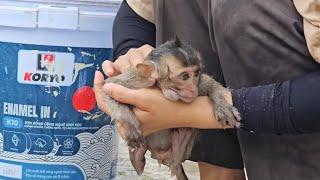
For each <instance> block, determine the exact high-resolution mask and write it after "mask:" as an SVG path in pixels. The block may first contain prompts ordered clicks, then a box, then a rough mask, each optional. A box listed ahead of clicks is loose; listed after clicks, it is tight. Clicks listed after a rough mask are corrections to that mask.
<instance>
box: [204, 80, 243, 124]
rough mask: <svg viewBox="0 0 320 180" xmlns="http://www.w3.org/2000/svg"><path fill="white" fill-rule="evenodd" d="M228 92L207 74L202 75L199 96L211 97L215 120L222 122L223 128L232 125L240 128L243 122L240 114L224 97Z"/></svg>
mask: <svg viewBox="0 0 320 180" xmlns="http://www.w3.org/2000/svg"><path fill="white" fill-rule="evenodd" d="M228 91H229V90H228V89H227V88H224V87H223V86H222V85H221V84H220V83H218V82H217V81H215V80H214V79H212V78H211V77H210V76H208V75H206V74H203V75H201V79H200V84H199V95H205V96H209V97H210V98H211V100H212V101H213V102H214V107H213V112H214V115H215V118H216V119H217V120H218V121H220V122H221V123H222V125H223V126H226V125H230V126H232V127H239V126H240V122H239V121H240V120H241V117H240V114H239V112H238V110H237V109H236V108H235V107H233V106H232V105H230V104H229V103H228V102H227V100H226V99H225V97H224V95H225V94H226V93H227V92H228Z"/></svg>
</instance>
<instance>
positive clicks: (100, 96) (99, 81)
mask: <svg viewBox="0 0 320 180" xmlns="http://www.w3.org/2000/svg"><path fill="white" fill-rule="evenodd" d="M104 84H105V82H104V77H103V74H102V73H101V72H100V71H96V73H95V76H94V81H93V89H94V93H95V96H96V100H97V105H98V107H99V108H100V109H101V110H102V111H103V112H105V113H107V112H108V109H107V106H106V103H105V96H106V95H105V92H103V85H104Z"/></svg>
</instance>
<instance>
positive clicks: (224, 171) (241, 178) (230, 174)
mask: <svg viewBox="0 0 320 180" xmlns="http://www.w3.org/2000/svg"><path fill="white" fill-rule="evenodd" d="M198 166H199V171H200V179H201V180H245V179H246V178H245V174H244V170H243V169H231V168H225V167H221V166H216V165H212V164H208V163H205V162H198Z"/></svg>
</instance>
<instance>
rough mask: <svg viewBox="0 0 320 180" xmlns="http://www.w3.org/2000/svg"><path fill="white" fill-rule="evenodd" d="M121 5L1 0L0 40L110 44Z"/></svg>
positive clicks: (100, 1)
mask: <svg viewBox="0 0 320 180" xmlns="http://www.w3.org/2000/svg"><path fill="white" fill-rule="evenodd" d="M50 2H51V3H50ZM119 5H120V1H117V0H116V1H115V0H111V1H109V0H95V1H94V0H91V1H90V0H89V1H88V0H87V1H84V0H69V1H66V0H63V1H62V0H52V1H47V0H46V1H44V0H42V1H40V0H38V1H36V0H35V1H31V0H30V1H29V0H11V1H1V0H0V17H1V18H0V41H3V42H13V43H24V44H37V45H50V46H72V47H92V48H111V47H112V38H111V37H112V25H113V21H114V18H115V15H116V12H117V10H118V8H119Z"/></svg>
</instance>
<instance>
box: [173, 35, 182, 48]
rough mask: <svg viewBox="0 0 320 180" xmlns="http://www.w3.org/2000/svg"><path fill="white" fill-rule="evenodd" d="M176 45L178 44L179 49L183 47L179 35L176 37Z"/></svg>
mask: <svg viewBox="0 0 320 180" xmlns="http://www.w3.org/2000/svg"><path fill="white" fill-rule="evenodd" d="M174 43H175V44H176V46H177V47H181V41H180V39H179V38H178V36H177V35H175V37H174Z"/></svg>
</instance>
